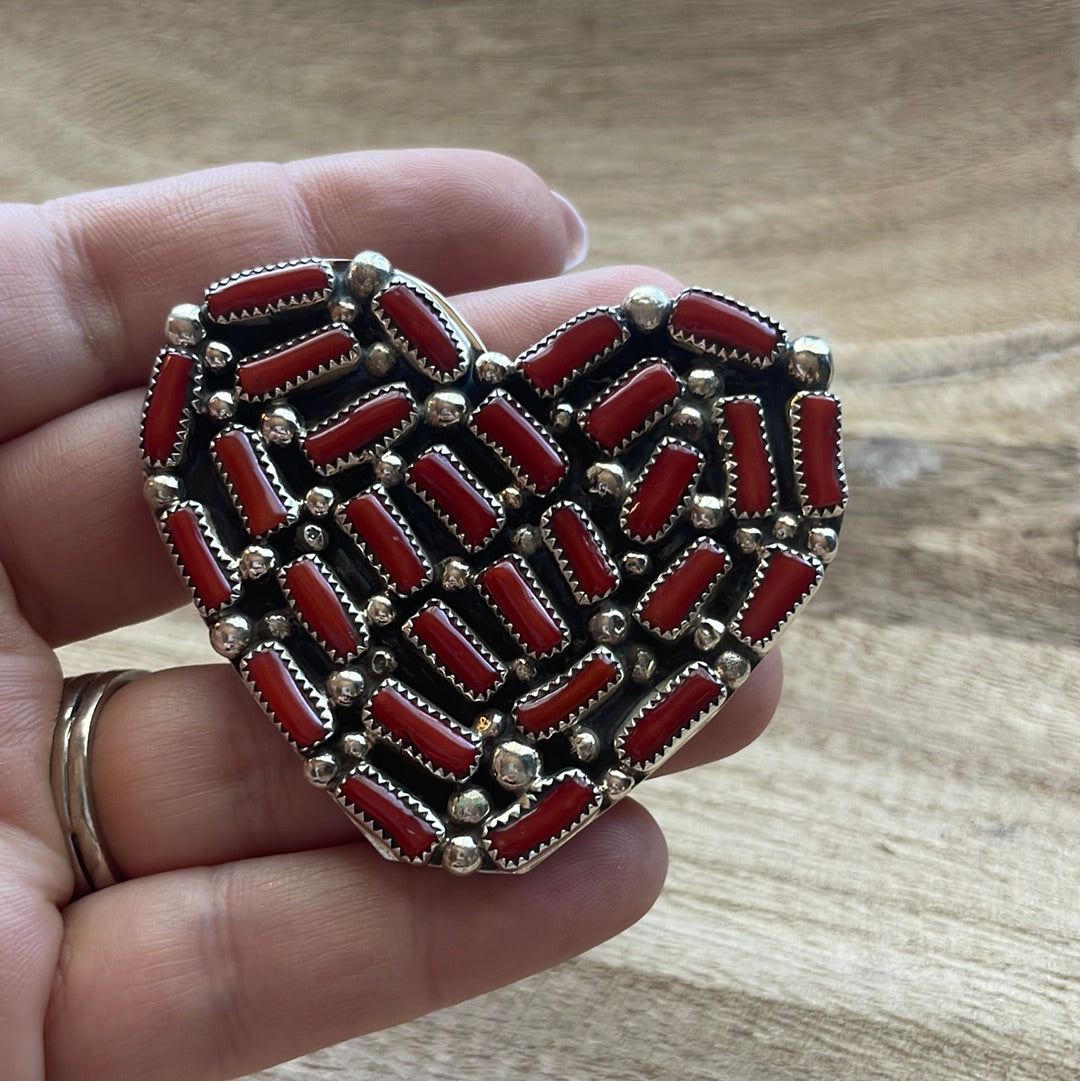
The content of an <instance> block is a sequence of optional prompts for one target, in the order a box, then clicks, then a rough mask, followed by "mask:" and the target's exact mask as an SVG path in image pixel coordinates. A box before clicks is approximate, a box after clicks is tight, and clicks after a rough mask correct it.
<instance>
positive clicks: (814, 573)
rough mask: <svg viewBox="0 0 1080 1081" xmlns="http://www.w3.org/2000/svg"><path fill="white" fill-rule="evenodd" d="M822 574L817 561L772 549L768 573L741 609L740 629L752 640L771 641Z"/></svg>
mask: <svg viewBox="0 0 1080 1081" xmlns="http://www.w3.org/2000/svg"><path fill="white" fill-rule="evenodd" d="M820 575H821V572H820V570H819V569H818V568H817V567H816V566H815V565H814V564H812V563H810V562H808V561H807V560H805V559H803V558H801V557H800V556H798V555H796V554H795V553H794V552H787V551H771V552H769V553H768V555H766V557H765V573H764V576H763V577H762V579H761V582H760V584H759V585H758V586H757V588H756V589H755V590H754V591H753V593H752V594H751V596H750V598H749V600H748V601H747V602H746V605H745V606H744V608H743V609H742V611H741V612H740V613H739V616H738V619H737V622H736V627H735V630H736V633H738V634H740V635H741V636H742V637H743V638H746V639H747V640H749V641H752V642H767V641H769V640H770V639H771V638H772V637H773V635H774V634H776V632H777V631H778V630H779V629H780V625H781V624H782V623H783V622H784V621H785V620H786V619H787V618H788V616H789V614H790V613H792V612H793V611H794V609H795V608H797V607H798V605H799V604H800V603H801V601H802V599H803V598H804V596H805V595H806V594H807V593H808V592H809V591H810V590H811V589H813V587H814V586H815V585H816V584H817V581H818V578H819V577H820Z"/></svg>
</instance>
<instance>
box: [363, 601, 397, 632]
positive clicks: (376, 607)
mask: <svg viewBox="0 0 1080 1081" xmlns="http://www.w3.org/2000/svg"><path fill="white" fill-rule="evenodd" d="M364 619H365V620H366V621H367V624H368V626H369V627H388V626H390V624H391V623H393V622H394V602H393V601H391V600H390V598H389V597H387V596H385V595H384V594H382V593H376V594H375V596H374V597H369V598H368V602H367V604H366V605H365V606H364Z"/></svg>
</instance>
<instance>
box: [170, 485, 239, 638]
mask: <svg viewBox="0 0 1080 1081" xmlns="http://www.w3.org/2000/svg"><path fill="white" fill-rule="evenodd" d="M178 510H190V511H191V512H192V513H193V514H194V515H195V520H196V521H197V522H198V523H199V529H200V530H201V531H202V535H203V538H204V539H205V541H206V543H207V546H208V547H209V549H210V552H211V554H212V555H213V556H214V558H215V559H216V560H217V563H218V566H219V567H220V568H221V571H222V573H223V574H224V575H225V578H226V579H227V581H228V583H229V599H228V600H227V601H225V602H224V604H220V605H218V606H217V607H216V608H207V607H206V606H205V605H203V603H202V602H201V601H200V600H199V597H198V594H197V593H196V592H195V586H194V584H193V583H192V581H191V577H190V575H189V574H188V572H187V568H186V567H185V566H184V565H183V564H182V563H181V562H180V553H179V552H178V551H177V550H176V547H175V545H174V544H173V539H172V533H171V531H170V530H169V527H168V518H169V515H171V514H173V513H174V512H176V511H178ZM154 519H155V521H156V522H157V527H158V532H159V533H160V534H161V539H162V540H163V541H164V542H165V546H166V548H168V550H169V555H171V556H172V561H173V563H174V565H175V566H176V569H177V570H178V571H179V572H180V577H181V578H182V579H183V580H184V584H185V585H186V586H187V587H188V591H189V592H190V593H191V600H192V603H193V604H194V605H195V610H196V611H197V612H198V613H199V615H201V616H202V617H203V618H204V619H208V618H209V617H210V616H212V615H214V614H215V613H217V612H220V611H221V610H222V609H223V608H226V607H228V606H230V605H232V604H235V603H236V601H237V600H238V599H239V597H240V594H241V591H242V584H241V581H240V571H239V567H238V566H237V563H236V560H235V559H233V557H232V553H231V552H229V550H228V549H227V548H226V547H225V546H224V545H223V544H222V543H221V539H220V538H219V537H218V535H217V530H216V529H215V528H214V526H213V525H212V524H211V522H210V517H209V515H208V514H207V513H206V508H205V507H204V506H203V505H202V504H201V503H196V502H195V501H194V500H184V501H182V502H179V503H176V504H174V505H173V506H171V507H166V508H163V509H162V510H161V511H159V512H158V513H157V514H155V515H154Z"/></svg>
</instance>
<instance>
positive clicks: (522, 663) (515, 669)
mask: <svg viewBox="0 0 1080 1081" xmlns="http://www.w3.org/2000/svg"><path fill="white" fill-rule="evenodd" d="M510 671H511V672H512V673H513V674H514V679H517V680H520V681H521V682H522V683H532V681H533V680H534V679H536V665H535V664H533V662H532V661H530V660H529V659H528V658H527V657H515V658H514V660H512V661H511V662H510Z"/></svg>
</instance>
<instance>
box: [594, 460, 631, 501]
mask: <svg viewBox="0 0 1080 1081" xmlns="http://www.w3.org/2000/svg"><path fill="white" fill-rule="evenodd" d="M585 476H586V478H587V479H588V482H589V491H590V492H592V494H593V495H595V496H596V497H597V498H598V499H603V500H605V501H611V502H614V501H616V500H619V499H622V497H623V492H625V491H626V472H625V471H624V469H623V467H622V466H621V465H619V464H617V463H616V462H594V463H593V464H592V465H591V466H589V468H588V471H587V472H586V474H585Z"/></svg>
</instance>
